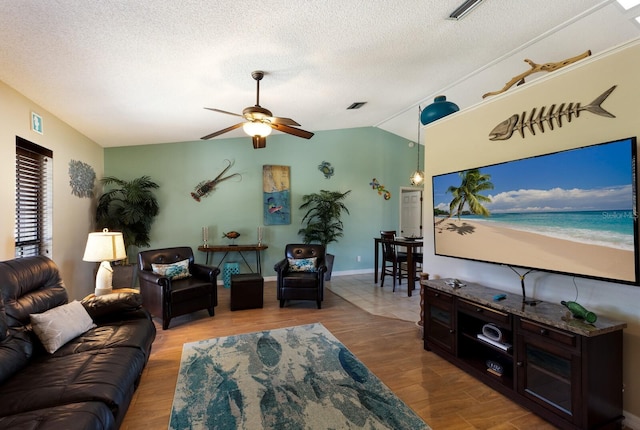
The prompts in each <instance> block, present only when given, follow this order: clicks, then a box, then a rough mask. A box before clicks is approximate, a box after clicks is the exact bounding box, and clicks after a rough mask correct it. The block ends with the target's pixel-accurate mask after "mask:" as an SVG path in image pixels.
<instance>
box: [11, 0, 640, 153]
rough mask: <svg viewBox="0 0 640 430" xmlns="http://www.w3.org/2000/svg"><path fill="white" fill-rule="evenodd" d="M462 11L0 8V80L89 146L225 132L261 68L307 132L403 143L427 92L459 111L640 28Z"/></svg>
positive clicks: (580, 12)
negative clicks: (341, 132) (456, 16)
mask: <svg viewBox="0 0 640 430" xmlns="http://www.w3.org/2000/svg"><path fill="white" fill-rule="evenodd" d="M461 3H462V0H346V1H345V0H323V1H317V0H271V1H244V2H239V1H237V0H217V1H211V0H180V1H175V0H135V1H128V0H112V1H86V0H50V1H46V2H44V1H41V0H19V1H18V0H0V6H1V7H2V13H1V14H0V58H1V66H0V80H1V81H3V82H5V83H6V84H7V85H9V86H11V87H13V88H14V89H16V90H17V91H19V92H20V93H22V94H24V95H25V96H26V97H28V98H30V99H31V100H33V101H34V102H35V103H37V104H38V105H40V106H41V108H42V109H45V110H47V111H49V112H52V113H53V114H55V115H56V116H57V117H59V118H60V119H62V120H63V121H65V122H66V123H68V124H70V125H71V126H72V127H74V128H75V129H77V130H78V131H80V132H81V133H83V134H84V135H86V136H88V137H89V138H90V139H92V140H94V141H95V142H97V143H98V144H100V145H101V146H103V147H113V146H128V145H143V144H152V143H165V142H182V141H193V140H198V139H199V138H200V137H201V136H204V135H206V134H209V133H211V132H213V131H216V130H219V129H222V128H225V127H228V126H230V125H233V124H235V123H236V122H238V121H237V120H238V119H237V118H234V117H232V116H229V115H224V114H220V113H216V112H212V111H208V110H205V109H203V108H204V107H213V108H218V109H222V110H226V111H231V112H237V113H241V112H242V110H243V109H244V108H245V107H248V106H253V105H254V104H255V101H256V100H255V81H254V80H253V79H252V77H251V72H252V71H253V70H264V71H265V72H266V74H265V77H264V79H263V80H262V81H261V84H260V104H261V105H262V106H263V107H265V108H267V109H269V110H271V111H272V112H273V114H274V115H276V116H282V117H290V118H293V119H295V120H296V121H297V122H299V123H300V124H301V128H303V129H305V130H309V131H313V132H317V131H321V130H332V129H341V128H352V127H365V126H376V127H380V128H382V129H384V130H387V131H390V132H392V133H395V134H397V135H399V136H402V137H404V138H406V139H408V140H414V141H415V140H416V139H417V133H418V132H417V129H418V106H419V105H421V106H423V107H424V106H425V105H426V104H428V103H430V102H431V101H432V99H433V97H434V96H436V95H439V94H445V95H447V98H448V99H449V100H452V101H454V102H456V103H457V104H458V105H459V106H460V107H461V108H465V107H468V106H471V105H473V104H476V103H478V102H480V101H481V100H482V94H484V93H486V92H488V91H493V90H498V89H500V88H501V87H502V86H503V85H504V84H505V83H506V82H507V81H508V80H509V79H511V78H512V77H513V76H515V75H518V74H520V73H522V72H523V71H526V70H527V69H528V68H529V66H528V65H527V64H525V63H524V62H523V60H524V58H531V59H532V60H533V61H535V62H538V63H547V62H555V61H561V60H563V59H565V58H568V57H573V56H575V55H578V54H580V53H582V52H584V51H586V50H588V49H590V50H591V51H592V52H593V53H594V54H596V53H598V52H600V51H603V50H606V49H608V48H610V47H612V46H615V45H618V44H620V43H623V42H626V41H628V40H631V39H634V38H637V37H638V36H639V35H640V26H638V25H637V23H635V22H634V21H633V19H632V16H631V13H632V11H631V12H625V11H624V10H623V9H622V8H621V7H620V6H619V5H618V4H617V3H616V2H614V1H613V0H606V1H603V0H528V1H525V0H484V1H483V2H482V3H481V4H480V6H478V7H477V8H476V9H475V10H474V11H472V12H471V13H470V14H469V15H468V16H466V17H465V18H463V19H461V20H459V21H454V20H448V19H446V18H447V16H448V15H449V14H450V13H451V12H452V11H453V10H454V9H455V8H456V7H457V6H459V5H460V4H461ZM636 15H637V14H636ZM534 78H535V76H534ZM354 102H366V104H365V105H364V106H363V107H362V108H360V109H357V110H347V107H348V106H349V105H351V104H352V103H354ZM45 127H46V125H45ZM45 132H46V128H45ZM240 136H244V134H243V133H242V129H239V130H236V131H233V132H231V133H227V134H224V135H222V136H220V138H228V137H240ZM292 138H293V137H292ZM247 140H248V144H247V146H246V148H247V150H249V149H250V148H251V145H250V144H249V142H250V141H249V138H248V137H247ZM213 142H215V140H214V141H213Z"/></svg>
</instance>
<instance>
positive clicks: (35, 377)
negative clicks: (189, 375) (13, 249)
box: [0, 256, 156, 430]
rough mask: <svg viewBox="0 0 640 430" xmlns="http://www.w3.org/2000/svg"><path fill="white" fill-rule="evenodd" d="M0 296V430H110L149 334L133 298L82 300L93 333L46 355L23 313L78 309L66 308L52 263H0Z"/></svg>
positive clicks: (127, 398)
mask: <svg viewBox="0 0 640 430" xmlns="http://www.w3.org/2000/svg"><path fill="white" fill-rule="evenodd" d="M0 299H1V300H0V429H5V428H7V429H8V428H10V429H30V430H49V429H55V430H58V429H83V430H87V429H96V430H98V429H117V428H118V427H119V426H120V424H121V422H122V420H123V418H124V415H125V413H126V411H127V408H128V406H129V403H130V402H131V399H132V396H133V393H134V391H135V389H136V387H137V385H138V382H139V381H140V377H141V374H142V371H143V369H144V367H145V365H146V363H147V361H148V359H149V354H150V352H151V345H152V343H153V340H154V339H155V335H156V329H155V326H154V324H153V322H152V321H151V318H150V316H149V313H148V312H147V311H146V310H145V309H144V308H142V307H141V299H140V295H139V294H110V295H107V296H100V297H94V298H90V299H86V300H83V301H82V302H80V303H82V305H83V306H81V308H84V309H81V312H83V313H84V315H86V314H88V316H89V317H90V318H89V323H90V324H91V326H92V327H93V328H89V329H88V330H87V331H85V332H84V333H82V334H80V335H79V336H77V337H75V338H73V339H71V340H69V341H68V342H66V343H64V344H62V346H60V347H59V349H57V350H55V352H53V353H50V352H47V351H46V350H45V346H43V345H47V343H46V342H45V341H42V340H41V339H42V338H41V337H39V336H40V332H39V331H38V335H36V333H34V329H32V327H35V326H36V325H39V324H38V323H37V322H34V321H37V320H35V319H33V317H31V314H42V313H43V312H45V311H48V310H51V309H55V311H54V314H57V313H58V312H57V311H59V310H60V309H65V308H67V307H68V306H71V305H76V307H77V306H78V302H75V301H74V302H72V303H71V304H69V305H67V303H68V300H69V298H68V296H67V291H66V289H65V287H64V284H63V281H62V279H61V278H60V274H59V271H58V268H57V266H56V265H55V263H54V262H53V261H51V260H50V259H48V258H46V257H42V256H39V257H26V258H21V259H15V260H9V261H5V262H0ZM63 305H65V306H63ZM85 310H86V313H85V312H84V311H85ZM47 314H51V312H47ZM43 315H45V314H43ZM60 319H62V320H64V323H63V326H67V325H69V326H71V325H72V323H73V321H71V320H70V319H69V320H67V319H65V318H58V321H54V322H56V323H58V324H59V323H60ZM32 323H33V324H32Z"/></svg>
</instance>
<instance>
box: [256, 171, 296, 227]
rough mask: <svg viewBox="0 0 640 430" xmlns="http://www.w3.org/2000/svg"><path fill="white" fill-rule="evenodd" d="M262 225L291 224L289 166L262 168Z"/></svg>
mask: <svg viewBox="0 0 640 430" xmlns="http://www.w3.org/2000/svg"><path fill="white" fill-rule="evenodd" d="M262 207H263V210H264V225H285V224H291V177H290V167H289V166H272V165H264V166H262Z"/></svg>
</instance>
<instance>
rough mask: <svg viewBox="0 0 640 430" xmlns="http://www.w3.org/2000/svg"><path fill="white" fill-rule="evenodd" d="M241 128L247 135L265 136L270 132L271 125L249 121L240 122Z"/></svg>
mask: <svg viewBox="0 0 640 430" xmlns="http://www.w3.org/2000/svg"><path fill="white" fill-rule="evenodd" d="M242 129H243V130H244V132H245V133H247V134H248V135H249V136H260V137H267V136H269V135H270V134H271V131H272V129H271V126H270V125H268V124H265V123H264V122H260V121H249V122H245V123H244V124H242Z"/></svg>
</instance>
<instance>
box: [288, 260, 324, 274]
mask: <svg viewBox="0 0 640 430" xmlns="http://www.w3.org/2000/svg"><path fill="white" fill-rule="evenodd" d="M288 260H289V270H290V271H292V272H317V271H318V269H317V268H316V264H317V260H318V258H317V257H311V258H289V259H288Z"/></svg>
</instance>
